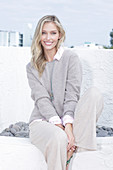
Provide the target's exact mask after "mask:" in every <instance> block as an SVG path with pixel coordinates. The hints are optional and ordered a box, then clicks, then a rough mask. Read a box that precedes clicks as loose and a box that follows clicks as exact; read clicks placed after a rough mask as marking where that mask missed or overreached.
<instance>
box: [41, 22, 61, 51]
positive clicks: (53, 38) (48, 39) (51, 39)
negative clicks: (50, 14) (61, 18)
mask: <svg viewBox="0 0 113 170" xmlns="http://www.w3.org/2000/svg"><path fill="white" fill-rule="evenodd" d="M58 39H60V33H59V31H58V28H57V26H56V25H55V24H54V23H53V22H46V23H45V24H44V25H43V28H42V35H41V44H42V46H43V48H44V50H53V49H56V45H57V43H58Z"/></svg>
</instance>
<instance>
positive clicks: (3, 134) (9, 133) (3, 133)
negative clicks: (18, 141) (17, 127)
mask: <svg viewBox="0 0 113 170" xmlns="http://www.w3.org/2000/svg"><path fill="white" fill-rule="evenodd" d="M0 136H14V135H13V134H12V133H11V132H2V133H0Z"/></svg>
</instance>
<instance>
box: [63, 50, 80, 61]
mask: <svg viewBox="0 0 113 170" xmlns="http://www.w3.org/2000/svg"><path fill="white" fill-rule="evenodd" d="M63 56H64V57H63V58H64V59H70V58H78V54H77V53H76V52H75V51H74V50H72V49H70V48H67V47H64V52H63Z"/></svg>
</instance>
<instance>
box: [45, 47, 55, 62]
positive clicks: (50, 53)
mask: <svg viewBox="0 0 113 170" xmlns="http://www.w3.org/2000/svg"><path fill="white" fill-rule="evenodd" d="M56 52H57V50H56V48H54V49H52V50H44V55H45V57H46V60H47V61H49V62H50V61H53V58H54V56H55V54H56Z"/></svg>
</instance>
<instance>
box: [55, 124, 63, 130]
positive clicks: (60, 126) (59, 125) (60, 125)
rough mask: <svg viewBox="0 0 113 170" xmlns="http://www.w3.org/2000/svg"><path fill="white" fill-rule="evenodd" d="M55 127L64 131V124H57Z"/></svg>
mask: <svg viewBox="0 0 113 170" xmlns="http://www.w3.org/2000/svg"><path fill="white" fill-rule="evenodd" d="M55 125H56V126H58V127H59V128H61V129H62V130H64V126H63V125H62V124H55Z"/></svg>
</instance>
